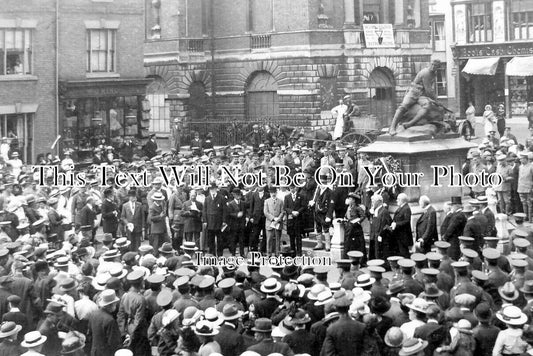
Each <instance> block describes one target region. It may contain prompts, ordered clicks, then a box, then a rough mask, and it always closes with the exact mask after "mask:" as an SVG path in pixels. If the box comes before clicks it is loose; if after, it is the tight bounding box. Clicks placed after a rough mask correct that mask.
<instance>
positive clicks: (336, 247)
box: [331, 219, 344, 261]
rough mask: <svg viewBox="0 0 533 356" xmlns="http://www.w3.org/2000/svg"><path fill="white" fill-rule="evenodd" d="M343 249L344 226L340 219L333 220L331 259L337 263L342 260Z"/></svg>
mask: <svg viewBox="0 0 533 356" xmlns="http://www.w3.org/2000/svg"><path fill="white" fill-rule="evenodd" d="M343 249H344V224H343V223H342V219H334V220H333V237H332V238H331V259H332V260H333V261H337V260H339V259H341V258H342V251H343Z"/></svg>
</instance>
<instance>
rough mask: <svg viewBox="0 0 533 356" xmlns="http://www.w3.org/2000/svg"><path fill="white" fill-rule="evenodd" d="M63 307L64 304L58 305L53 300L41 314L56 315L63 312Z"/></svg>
mask: <svg viewBox="0 0 533 356" xmlns="http://www.w3.org/2000/svg"><path fill="white" fill-rule="evenodd" d="M63 307H65V305H64V304H61V303H58V302H57V301H55V300H51V301H50V303H48V305H47V306H46V309H45V310H44V312H43V313H45V314H57V313H59V312H61V311H62V310H63Z"/></svg>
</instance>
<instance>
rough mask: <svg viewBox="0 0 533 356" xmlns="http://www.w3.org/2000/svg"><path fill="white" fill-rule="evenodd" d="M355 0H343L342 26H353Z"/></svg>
mask: <svg viewBox="0 0 533 356" xmlns="http://www.w3.org/2000/svg"><path fill="white" fill-rule="evenodd" d="M354 1H355V0H344V27H345V28H352V27H354V26H355V5H354Z"/></svg>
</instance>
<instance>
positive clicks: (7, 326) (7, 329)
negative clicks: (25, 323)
mask: <svg viewBox="0 0 533 356" xmlns="http://www.w3.org/2000/svg"><path fill="white" fill-rule="evenodd" d="M20 330H22V326H21V325H17V324H15V322H13V321H6V322H4V323H2V326H0V339H3V338H6V337H9V336H13V335H15V334H17V333H18V332H19V331H20Z"/></svg>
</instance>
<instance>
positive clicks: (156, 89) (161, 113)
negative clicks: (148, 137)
mask: <svg viewBox="0 0 533 356" xmlns="http://www.w3.org/2000/svg"><path fill="white" fill-rule="evenodd" d="M167 95H168V88H167V84H166V83H165V81H164V80H163V78H161V77H156V79H155V80H154V81H153V82H152V83H150V85H148V87H147V88H146V99H148V101H150V109H151V110H150V114H151V119H150V132H160V133H169V132H170V106H169V105H168V103H167V102H166V100H165V99H166V98H167Z"/></svg>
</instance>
